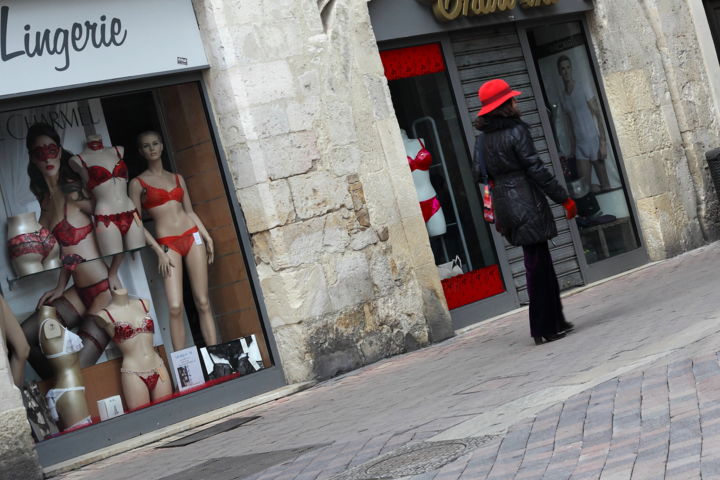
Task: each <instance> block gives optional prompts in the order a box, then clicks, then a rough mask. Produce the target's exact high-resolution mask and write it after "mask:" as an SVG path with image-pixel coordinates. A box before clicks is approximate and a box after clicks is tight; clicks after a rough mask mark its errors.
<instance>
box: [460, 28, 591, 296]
mask: <svg viewBox="0 0 720 480" xmlns="http://www.w3.org/2000/svg"><path fill="white" fill-rule="evenodd" d="M450 41H451V43H452V48H453V55H454V57H455V62H456V64H457V67H458V70H459V73H460V81H461V83H462V88H463V95H464V96H465V102H466V105H467V107H468V109H469V110H470V115H472V118H474V117H475V115H477V112H478V110H480V101H479V100H478V97H477V90H478V88H479V87H480V85H481V84H482V83H483V82H485V81H487V80H490V79H492V78H498V77H499V78H503V79H505V80H506V81H507V82H508V83H510V85H512V87H513V88H516V89H519V90H520V91H522V92H523V94H524V95H523V96H522V97H520V99H519V100H520V110H521V111H522V112H523V120H524V121H525V122H527V123H528V124H529V125H530V130H531V132H532V136H533V140H534V141H535V148H536V149H537V151H538V152H539V154H540V157H541V158H542V159H543V161H544V162H545V164H546V167H547V168H550V169H551V168H552V167H551V165H550V154H549V153H548V147H547V140H546V138H545V135H544V132H543V129H542V127H541V125H540V116H539V115H538V111H537V108H538V107H537V104H536V102H535V95H534V93H533V90H532V88H531V86H530V78H529V75H528V69H527V64H526V63H525V57H524V56H523V52H522V48H521V46H520V40H519V38H518V35H517V31H516V29H515V27H514V26H512V25H506V26H495V27H479V28H477V29H473V30H471V31H462V32H457V33H453V34H451V36H450ZM548 200H549V199H548ZM549 201H550V205H551V207H552V211H553V214H554V215H555V223H556V224H557V227H558V236H557V237H555V238H554V239H553V240H552V242H551V243H550V250H551V253H552V257H553V262H554V264H555V271H556V273H557V275H558V280H559V281H560V288H561V289H567V288H569V287H573V286H577V285H582V284H583V279H582V275H581V274H580V266H579V265H578V261H577V257H576V255H575V249H574V247H573V243H572V236H571V235H570V230H569V225H568V222H567V220H565V215H564V214H565V211H564V210H563V208H562V206H561V205H558V204H556V203H554V202H552V201H551V200H549ZM504 247H505V251H506V254H507V257H508V261H509V262H510V268H511V270H512V275H513V280H514V283H515V287H516V288H517V291H518V296H519V297H520V301H521V302H522V303H527V301H528V296H527V286H526V282H525V265H524V263H523V253H522V248H520V247H513V246H512V245H510V244H508V243H507V242H505V241H504Z"/></svg>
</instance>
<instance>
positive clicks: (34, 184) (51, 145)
mask: <svg viewBox="0 0 720 480" xmlns="http://www.w3.org/2000/svg"><path fill="white" fill-rule="evenodd" d="M25 145H26V147H27V150H28V155H29V162H28V167H27V172H28V175H29V176H30V191H31V192H33V194H35V197H37V199H38V200H40V201H42V199H43V198H45V196H46V195H47V194H48V192H49V191H50V188H49V187H48V182H49V181H50V182H53V183H54V182H57V184H59V185H60V187H61V188H63V190H64V191H65V190H66V187H67V190H68V191H73V188H72V187H77V188H79V187H80V185H81V182H80V177H79V176H78V175H77V174H76V173H75V172H73V171H72V169H71V168H70V165H69V163H68V160H69V159H70V157H71V156H72V154H71V153H70V152H68V151H67V150H65V149H63V148H62V144H61V143H60V135H58V133H57V132H56V131H55V129H54V128H53V127H52V126H50V125H48V124H47V123H36V124H34V125H32V126H31V127H30V128H29V129H28V133H27V139H26V140H25Z"/></svg>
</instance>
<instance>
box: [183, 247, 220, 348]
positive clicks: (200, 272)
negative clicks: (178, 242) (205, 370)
mask: <svg viewBox="0 0 720 480" xmlns="http://www.w3.org/2000/svg"><path fill="white" fill-rule="evenodd" d="M185 263H186V264H187V269H188V277H190V287H191V288H192V293H193V300H194V301H195V308H197V311H198V315H199V317H200V331H201V332H202V336H203V340H205V345H206V346H207V345H217V343H218V339H217V329H216V328H215V319H214V318H213V313H212V308H210V298H209V293H208V265H207V253H206V251H205V245H204V244H202V245H193V246H192V248H191V249H190V253H188V254H187V257H185Z"/></svg>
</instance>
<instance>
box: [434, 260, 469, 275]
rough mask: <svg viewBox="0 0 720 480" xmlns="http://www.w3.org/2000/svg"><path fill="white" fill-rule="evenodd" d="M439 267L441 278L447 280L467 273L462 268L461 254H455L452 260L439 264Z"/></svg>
mask: <svg viewBox="0 0 720 480" xmlns="http://www.w3.org/2000/svg"><path fill="white" fill-rule="evenodd" d="M437 268H438V274H439V275H440V280H445V279H446V278H452V277H455V276H457V275H462V274H463V273H465V272H463V269H462V261H461V260H460V255H455V258H454V259H452V261H450V262H447V263H441V264H440V265H438V266H437Z"/></svg>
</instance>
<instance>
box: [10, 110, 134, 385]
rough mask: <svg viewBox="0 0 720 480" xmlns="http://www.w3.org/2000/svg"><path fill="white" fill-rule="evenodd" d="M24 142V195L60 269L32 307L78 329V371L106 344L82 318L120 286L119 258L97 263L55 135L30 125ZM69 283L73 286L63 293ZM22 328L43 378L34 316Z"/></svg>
mask: <svg viewBox="0 0 720 480" xmlns="http://www.w3.org/2000/svg"><path fill="white" fill-rule="evenodd" d="M26 143H27V148H28V153H29V154H30V161H29V163H28V175H29V176H30V190H31V191H32V192H33V193H34V194H35V197H36V198H37V199H38V202H40V206H41V209H42V210H41V215H40V220H39V223H40V225H42V226H44V227H45V228H46V229H48V230H50V231H51V232H52V233H53V235H54V237H55V238H56V239H57V242H58V243H59V245H60V253H61V257H60V258H61V261H62V264H63V266H64V268H63V269H61V270H60V274H59V276H58V282H57V286H56V287H55V288H54V289H53V290H50V291H49V292H46V293H44V294H43V295H42V296H41V297H40V300H39V301H38V307H40V306H42V305H50V306H52V307H55V309H56V310H57V314H58V320H59V321H60V322H61V323H62V324H63V325H64V326H66V327H67V328H71V329H72V328H75V327H80V330H79V335H80V336H81V337H83V339H84V340H85V345H84V347H83V350H82V351H81V352H80V365H81V367H83V368H84V367H87V366H90V365H93V364H94V363H95V362H96V361H97V359H98V358H99V357H100V355H101V354H102V352H103V351H104V349H105V346H106V345H107V343H108V342H109V341H110V339H109V337H108V336H107V335H106V334H105V332H104V331H103V330H102V329H101V328H99V327H98V326H97V325H96V324H95V322H94V320H93V319H92V318H86V317H85V315H86V314H87V313H90V312H95V311H97V310H100V309H101V308H103V307H104V306H105V305H107V304H108V303H109V302H110V292H109V289H110V288H111V287H113V288H120V287H121V286H122V285H121V284H120V280H119V278H118V276H117V271H118V269H119V268H120V264H121V262H122V256H119V255H118V256H116V257H114V258H113V261H112V265H111V266H110V269H109V270H108V267H107V265H106V264H105V262H104V261H103V260H101V259H98V257H99V256H100V252H99V250H98V246H97V243H96V242H95V233H94V229H93V226H92V221H91V219H90V214H91V213H92V202H91V201H90V199H89V198H87V197H86V195H85V192H84V191H83V189H82V184H81V182H80V178H79V177H78V176H77V174H75V173H74V172H73V171H72V170H71V169H70V167H69V165H68V159H69V158H70V156H71V154H70V152H68V151H66V150H64V149H63V148H62V145H61V143H60V136H59V135H58V134H57V132H56V131H55V130H54V129H53V128H52V127H51V126H50V125H47V124H35V125H33V126H31V127H30V129H29V130H28V135H27V141H26ZM70 279H72V281H73V285H72V286H71V287H70V288H67V285H68V283H69V281H70ZM22 328H23V331H24V332H25V337H26V338H27V339H28V343H29V344H30V348H31V350H30V357H29V361H30V364H31V365H32V366H33V368H34V369H35V371H36V372H37V374H38V375H40V377H42V378H48V377H49V376H50V375H52V371H51V370H50V369H49V365H48V362H47V360H46V359H45V357H44V356H43V355H42V352H40V349H39V348H38V345H37V339H38V331H39V328H40V319H39V318H38V315H37V314H33V315H32V316H30V317H29V318H27V319H26V320H25V321H24V322H23V323H22Z"/></svg>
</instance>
